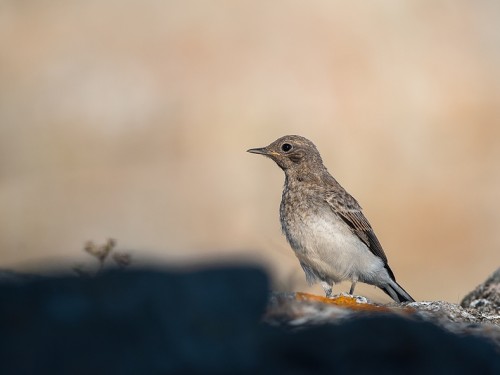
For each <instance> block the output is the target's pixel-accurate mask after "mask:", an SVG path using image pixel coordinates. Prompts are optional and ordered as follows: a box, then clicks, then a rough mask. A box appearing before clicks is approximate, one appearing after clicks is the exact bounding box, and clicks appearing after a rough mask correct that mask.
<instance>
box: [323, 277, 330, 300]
mask: <svg viewBox="0 0 500 375" xmlns="http://www.w3.org/2000/svg"><path fill="white" fill-rule="evenodd" d="M321 286H322V287H323V290H324V291H325V294H326V298H332V285H331V284H328V283H327V282H326V281H322V282H321Z"/></svg>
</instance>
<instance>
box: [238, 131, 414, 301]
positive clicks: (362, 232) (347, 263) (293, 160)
mask: <svg viewBox="0 0 500 375" xmlns="http://www.w3.org/2000/svg"><path fill="white" fill-rule="evenodd" d="M247 152H250V153H253V154H260V155H264V156H266V157H268V158H270V159H272V160H273V161H274V162H275V163H276V164H277V165H278V166H279V167H280V168H281V169H282V170H283V171H284V173H285V183H284V187H283V194H282V198H281V204H280V222H281V228H282V231H283V233H284V235H285V237H286V239H287V240H288V243H289V244H290V246H291V247H292V249H293V250H294V252H295V255H296V256H297V258H298V260H299V262H300V265H301V267H302V269H303V270H304V273H305V276H306V280H307V282H308V283H309V285H312V284H316V283H320V284H321V286H322V287H323V290H324V292H325V294H326V297H328V298H331V297H332V292H333V288H332V287H333V285H335V284H337V283H340V282H342V281H350V282H351V287H350V290H349V294H350V295H353V293H354V290H355V287H356V284H357V283H358V282H362V283H366V284H370V285H374V286H376V287H378V288H380V289H381V290H383V291H384V292H385V293H386V294H388V295H389V297H391V298H392V299H393V300H394V301H396V302H414V301H415V300H414V299H413V298H412V297H411V296H410V295H409V294H408V293H407V292H406V291H405V290H404V289H403V288H402V287H401V285H399V284H398V283H397V282H396V278H395V276H394V273H393V272H392V270H391V268H390V267H389V263H388V261H387V256H386V255H385V253H384V250H383V248H382V245H381V244H380V242H379V240H378V239H377V237H376V236H375V233H374V231H373V228H372V226H371V225H370V223H369V222H368V220H367V219H366V217H365V216H364V214H363V211H362V208H361V206H360V205H359V203H358V202H357V201H356V199H354V197H352V196H351V195H350V194H349V193H348V192H347V191H346V190H345V189H344V188H343V187H342V186H341V185H340V184H339V183H338V182H337V180H336V179H335V178H334V177H333V176H332V175H331V174H330V173H329V172H328V170H327V168H326V167H325V166H324V164H323V160H322V158H321V155H320V153H319V151H318V149H317V148H316V146H315V145H314V143H312V142H311V141H310V140H308V139H306V138H304V137H302V136H299V135H286V136H283V137H281V138H278V139H277V140H275V141H274V142H272V143H271V144H270V145H268V146H266V147H260V148H251V149H249V150H247Z"/></svg>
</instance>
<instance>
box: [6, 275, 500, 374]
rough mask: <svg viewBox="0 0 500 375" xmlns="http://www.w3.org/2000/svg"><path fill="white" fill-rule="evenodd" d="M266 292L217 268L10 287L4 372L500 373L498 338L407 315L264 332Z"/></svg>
mask: <svg viewBox="0 0 500 375" xmlns="http://www.w3.org/2000/svg"><path fill="white" fill-rule="evenodd" d="M268 292H269V281H268V279H267V277H266V275H265V274H264V273H263V272H262V271H261V270H259V269H257V268H252V267H223V268H221V267H218V268H210V269H203V270H198V271H195V272H188V273H183V272H171V271H170V272H166V271H159V270H155V271H153V270H135V271H114V272H107V273H104V274H102V275H100V276H99V277H96V278H81V277H45V278H41V279H39V280H35V281H30V282H19V283H12V282H11V283H8V282H5V281H3V282H0V296H1V298H0V331H1V332H2V335H1V336H0V372H1V373H2V374H4V375H10V374H35V373H36V374H51V375H53V374H110V373H113V374H115V373H119V374H139V373H148V374H179V373H189V374H256V373H258V374H310V373H313V372H314V373H315V374H331V373H335V374H367V373H370V374H390V373H394V374H399V373H405V374H424V373H425V374H444V373H449V374H476V373H477V374H498V373H499V371H500V357H499V356H498V351H497V350H496V349H497V348H498V347H497V348H495V346H494V344H493V342H492V341H489V340H488V339H485V338H482V337H479V336H476V335H473V334H469V335H463V334H462V335H455V334H452V333H450V332H448V331H445V330H443V329H441V328H439V327H438V326H437V325H435V324H433V323H430V322H426V321H422V320H420V319H412V318H411V317H409V315H406V316H405V317H403V316H400V315H397V314H395V313H390V312H386V313H383V312H371V313H368V312H364V313H362V312H357V313H356V312H353V313H352V314H351V315H350V317H349V318H346V317H344V318H341V319H338V320H335V319H331V320H330V321H329V322H323V323H321V324H319V323H316V324H314V323H311V322H307V319H306V320H304V318H303V317H302V319H297V318H298V317H297V316H293V315H292V317H291V318H292V319H296V321H295V322H291V321H289V322H290V323H292V324H291V325H290V326H288V328H286V320H284V319H283V318H284V315H282V319H276V317H275V318H274V319H270V317H269V316H268V317H267V319H266V321H267V322H268V323H264V322H262V318H263V315H264V312H265V310H266V305H267V302H268V296H269V294H268ZM300 304H301V305H303V308H304V311H307V314H306V315H314V314H315V311H319V313H316V314H317V315H318V316H320V317H322V319H324V318H325V316H327V315H328V309H329V307H328V306H327V305H325V306H318V305H317V304H310V305H307V304H306V303H305V302H301V303H300ZM412 305H414V304H412ZM296 308H297V306H295V307H294V308H291V307H289V308H288V309H289V311H288V313H292V314H293V312H294V309H295V311H296ZM279 309H280V311H281V312H282V313H283V311H285V309H286V306H284V305H283V304H282V305H281V306H280V307H279ZM306 318H307V316H306ZM287 319H290V317H288V318H287ZM457 319H459V317H457V316H454V317H453V320H451V321H450V324H458V323H456V322H458V321H459V320H457ZM299 320H301V321H302V323H300V322H299ZM269 322H271V323H272V325H269ZM332 323H335V324H332ZM282 324H285V325H282ZM469 325H470V324H469ZM477 326H478V325H477V324H476V330H477V329H478V327H477ZM299 328H300V329H299ZM494 329H497V332H499V333H500V328H499V327H495V326H491V327H490V329H489V332H490V333H492V332H493V330H494ZM360 337H362V339H360ZM360 359H361V360H360Z"/></svg>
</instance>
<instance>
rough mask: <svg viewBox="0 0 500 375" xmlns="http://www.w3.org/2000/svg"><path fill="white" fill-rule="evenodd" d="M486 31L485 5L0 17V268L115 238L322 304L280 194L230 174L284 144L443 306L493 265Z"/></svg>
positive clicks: (4, 9)
mask: <svg viewBox="0 0 500 375" xmlns="http://www.w3.org/2000/svg"><path fill="white" fill-rule="evenodd" d="M499 25H500V3H499V2H498V1H493V0H492V1H475V2H472V1H459V0H457V1H436V0H427V1H422V0H412V1H410V0H407V1H404V2H402V1H399V0H392V1H389V0H383V1H377V2H364V1H349V2H347V1H345V2H340V1H308V2H303V1H287V2H282V1H263V0H262V1H255V0H251V1H250V0H249V1H238V2H235V1H231V0H227V1H184V0H178V1H165V2H162V1H154V0H146V1H117V0H116V1H113V0H107V1H103V0H86V1H83V0H81V1H55V0H50V1H49V0H46V1H42V0H36V1H35V0H31V1H29V0H26V1H16V0H10V1H9V0H3V1H0V212H1V215H0V267H4V268H5V267H8V268H14V269H26V268H35V267H40V266H41V265H42V264H44V265H46V264H47V263H48V262H49V263H51V264H56V265H60V266H63V267H69V266H68V264H69V265H70V264H72V263H74V262H77V261H78V262H79V261H82V259H85V258H86V257H87V256H86V255H85V254H84V253H83V252H82V251H81V248H82V245H83V243H84V242H85V241H87V240H94V241H97V242H103V241H104V240H105V239H106V238H108V237H113V238H116V239H117V240H118V245H119V248H120V249H121V250H127V251H129V252H130V253H131V254H132V256H133V257H134V259H135V262H136V264H137V263H140V262H142V261H143V260H149V261H151V260H155V261H156V260H157V261H160V262H162V263H164V264H168V265H171V264H185V263H192V262H205V261H208V260H210V261H214V260H215V261H225V260H227V259H251V260H253V261H257V262H259V263H262V264H265V265H266V267H268V269H269V270H270V271H271V272H272V273H273V275H274V277H275V280H276V287H277V288H280V289H284V290H291V289H294V290H303V291H306V290H312V291H314V292H321V289H320V288H313V289H309V288H308V287H307V286H306V284H305V281H304V277H303V274H302V271H301V270H300V268H299V266H298V262H297V261H296V259H295V257H294V255H293V254H292V252H291V250H290V249H289V247H288V245H287V244H286V242H285V240H284V238H283V237H282V235H281V233H280V227H279V221H278V206H279V200H280V195H281V188H282V183H283V175H282V172H281V171H280V170H279V169H278V168H277V167H276V166H275V165H274V164H273V163H272V162H271V161H269V160H265V159H264V158H261V157H257V156H255V155H250V154H247V153H245V150H246V149H248V148H250V147H258V146H264V145H266V144H268V143H270V142H271V141H272V140H274V139H276V138H277V137H279V136H281V135H284V134H300V135H304V136H306V137H308V138H310V139H311V140H313V141H314V142H315V143H316V144H317V146H318V148H319V150H320V151H321V152H322V155H323V158H324V160H325V163H326V165H327V166H328V168H329V170H330V172H331V173H332V174H333V175H334V176H335V177H337V179H338V180H339V181H340V182H341V183H342V184H343V185H344V187H346V188H347V190H349V191H350V192H351V193H352V194H353V195H354V196H355V197H356V198H357V199H358V201H359V202H360V203H361V205H362V206H363V207H364V209H365V214H366V216H367V217H368V218H369V220H370V221H371V223H372V225H373V227H374V228H375V230H376V233H377V235H378V237H379V239H380V240H381V242H382V244H383V246H384V248H385V250H386V253H387V254H388V257H389V261H390V264H391V267H392V268H393V270H394V272H395V273H396V276H397V278H398V281H400V283H401V284H402V285H403V286H404V287H405V289H407V290H408V291H409V292H410V293H411V294H413V296H414V297H415V298H417V299H444V300H448V301H452V302H456V301H459V299H460V298H461V297H463V295H464V294H465V293H466V292H467V291H469V290H470V289H471V288H473V287H474V286H475V285H476V284H478V283H479V282H481V281H482V280H483V279H484V278H485V277H486V276H487V275H488V274H489V273H490V272H492V271H493V270H494V269H495V268H496V267H498V266H499V265H500V228H499V223H500V210H499V209H500V203H499V202H498V197H499V189H500V167H499V162H500V123H499V120H500V69H499V67H500V27H499ZM341 289H343V290H347V289H348V285H342V286H341V288H337V291H339V290H341ZM357 291H358V292H359V293H364V294H366V295H368V296H370V297H373V298H376V299H380V300H386V299H385V297H384V295H383V293H382V292H380V291H377V290H375V289H374V288H373V287H365V288H359V289H358V290H357Z"/></svg>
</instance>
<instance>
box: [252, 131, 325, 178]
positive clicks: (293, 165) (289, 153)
mask: <svg viewBox="0 0 500 375" xmlns="http://www.w3.org/2000/svg"><path fill="white" fill-rule="evenodd" d="M248 152H251V153H253V154H260V155H264V156H267V157H268V158H271V159H273V160H274V161H275V162H276V164H278V165H279V167H280V168H281V169H283V170H284V171H285V173H288V172H290V171H299V170H304V169H309V170H315V169H318V168H323V161H322V160H321V156H320V154H319V152H318V149H317V148H316V146H315V145H314V143H312V142H311V141H310V140H308V139H306V138H304V137H301V136H299V135H285V136H284V137H281V138H278V139H277V140H275V141H274V142H273V143H271V144H270V145H269V146H266V147H261V148H251V149H250V150H248Z"/></svg>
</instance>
